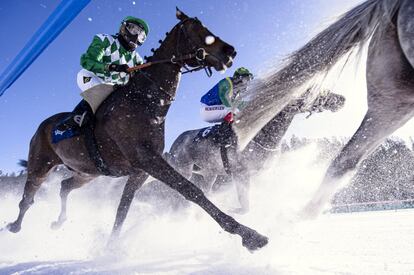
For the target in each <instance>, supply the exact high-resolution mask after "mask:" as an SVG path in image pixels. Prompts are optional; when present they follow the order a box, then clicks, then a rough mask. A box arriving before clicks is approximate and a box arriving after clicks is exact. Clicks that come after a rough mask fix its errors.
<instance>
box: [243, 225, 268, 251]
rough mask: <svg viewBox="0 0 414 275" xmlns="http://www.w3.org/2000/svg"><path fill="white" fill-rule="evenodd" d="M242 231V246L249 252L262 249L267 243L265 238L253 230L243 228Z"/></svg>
mask: <svg viewBox="0 0 414 275" xmlns="http://www.w3.org/2000/svg"><path fill="white" fill-rule="evenodd" d="M243 231H244V232H243V235H242V239H243V241H242V244H243V246H244V247H246V248H247V249H248V250H249V251H251V252H253V251H255V250H258V249H260V248H262V247H264V246H265V245H267V243H268V242H269V239H268V238H267V237H266V236H263V235H260V234H259V233H257V232H256V231H255V230H253V229H250V228H245V229H244V230H243Z"/></svg>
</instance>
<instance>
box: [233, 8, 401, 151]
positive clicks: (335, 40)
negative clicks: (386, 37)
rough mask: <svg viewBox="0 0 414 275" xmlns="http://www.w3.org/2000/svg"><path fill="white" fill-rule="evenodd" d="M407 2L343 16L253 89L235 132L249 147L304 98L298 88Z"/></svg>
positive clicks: (335, 60) (336, 59)
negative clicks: (287, 108) (274, 119)
mask: <svg viewBox="0 0 414 275" xmlns="http://www.w3.org/2000/svg"><path fill="white" fill-rule="evenodd" d="M402 1H403V0H368V1H366V2H364V3H362V4H360V5H359V6H357V7H355V8H353V9H351V10H350V11H348V12H347V13H345V14H344V15H342V16H341V17H340V18H339V19H338V20H337V21H336V22H334V23H333V24H332V25H330V26H329V27H328V28H326V29H325V30H323V31H322V32H320V33H319V34H318V35H316V36H315V37H314V38H313V39H312V40H311V41H310V42H308V43H307V44H306V45H304V46H303V47H302V48H301V49H299V50H297V51H295V52H293V53H292V54H291V55H290V56H289V57H288V58H287V60H286V63H285V65H284V66H283V67H282V68H281V69H280V70H278V71H277V72H275V73H272V74H271V75H269V76H268V77H266V78H265V79H264V81H263V82H260V83H257V84H256V85H255V87H253V96H252V99H251V100H250V101H249V102H248V104H247V106H246V107H245V108H244V109H243V111H242V112H241V114H240V116H239V119H238V121H237V123H236V124H235V125H234V130H235V131H236V133H237V135H238V137H239V144H240V146H241V147H242V148H243V147H244V146H245V144H246V143H247V142H248V141H249V140H250V139H251V138H252V137H253V136H254V135H255V134H256V133H257V132H258V131H259V130H260V129H261V128H262V127H263V126H264V125H265V124H266V123H267V122H268V121H269V120H270V119H271V118H272V117H274V116H275V115H276V114H277V113H279V112H280V111H281V110H282V109H283V108H284V106H286V105H287V104H288V102H289V101H290V100H292V99H294V98H296V97H297V96H299V95H300V91H295V89H296V88H298V87H300V86H301V85H303V84H305V83H306V82H307V81H309V80H311V79H312V78H313V77H314V76H316V75H317V74H318V73H323V72H327V71H328V70H329V69H331V68H332V67H333V65H335V63H337V61H338V60H339V59H340V58H341V57H342V56H344V55H345V54H347V53H350V52H351V51H352V50H354V49H356V48H358V46H361V45H362V44H364V43H365V42H367V41H369V39H370V37H371V36H372V34H373V33H374V31H375V30H376V28H377V27H378V25H379V24H380V23H381V22H383V21H384V20H387V21H389V20H390V19H391V18H392V16H393V15H394V14H395V13H396V12H397V10H398V7H399V6H400V4H401V2H402Z"/></svg>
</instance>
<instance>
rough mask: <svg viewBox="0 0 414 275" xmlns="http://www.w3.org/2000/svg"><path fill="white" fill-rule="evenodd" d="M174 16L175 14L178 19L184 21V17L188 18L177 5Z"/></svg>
mask: <svg viewBox="0 0 414 275" xmlns="http://www.w3.org/2000/svg"><path fill="white" fill-rule="evenodd" d="M175 16H177V19H178V20H180V21H184V20H185V19H188V18H189V17H188V15H187V14H185V13H184V12H182V11H181V10H180V9H179V8H178V7H176V13H175Z"/></svg>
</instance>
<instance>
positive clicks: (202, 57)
mask: <svg viewBox="0 0 414 275" xmlns="http://www.w3.org/2000/svg"><path fill="white" fill-rule="evenodd" d="M189 20H195V21H196V22H200V20H198V19H197V18H196V17H195V18H192V17H189V18H186V19H184V20H182V21H181V22H180V23H179V24H177V25H176V26H175V27H174V29H176V28H179V29H178V37H177V43H176V45H175V54H173V55H172V56H171V57H170V58H166V59H161V60H154V61H150V62H147V63H144V64H141V65H138V66H135V67H132V68H130V69H129V70H128V72H134V71H139V70H141V69H143V68H146V67H149V66H152V65H155V64H162V63H171V64H177V65H179V66H180V67H182V68H184V69H185V71H184V72H183V71H181V73H182V74H186V73H191V72H195V71H199V70H202V69H204V70H205V72H206V74H207V76H208V77H211V75H212V71H211V68H210V66H208V65H207V63H206V57H207V55H209V53H207V51H206V50H205V49H204V48H200V47H197V46H196V45H195V43H194V41H193V39H191V37H190V36H189V35H188V33H187V31H186V29H185V28H184V24H185V23H186V22H187V21H189ZM174 29H173V30H172V31H171V32H173V31H174ZM181 37H184V39H185V41H188V42H189V44H190V45H191V51H190V53H188V54H181V53H180V41H181ZM193 59H195V60H196V62H197V64H198V66H197V67H195V68H193V69H190V68H188V66H187V65H186V62H187V61H189V60H193Z"/></svg>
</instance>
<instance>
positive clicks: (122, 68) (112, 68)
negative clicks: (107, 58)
mask: <svg viewBox="0 0 414 275" xmlns="http://www.w3.org/2000/svg"><path fill="white" fill-rule="evenodd" d="M106 69H107V71H109V72H119V73H128V69H129V66H128V65H127V64H122V65H119V64H108V65H107V67H106Z"/></svg>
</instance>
